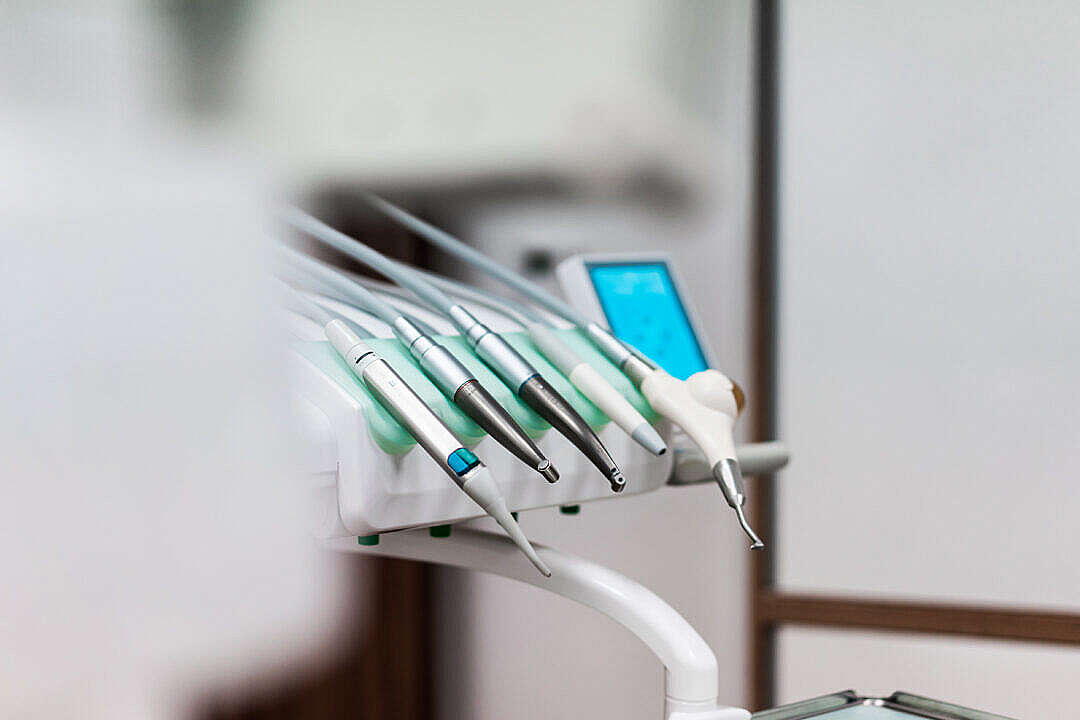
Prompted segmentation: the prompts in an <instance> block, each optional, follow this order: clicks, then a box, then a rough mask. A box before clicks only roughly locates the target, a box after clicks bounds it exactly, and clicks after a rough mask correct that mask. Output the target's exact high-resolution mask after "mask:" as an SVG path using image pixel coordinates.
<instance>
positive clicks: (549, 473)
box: [282, 248, 559, 483]
mask: <svg viewBox="0 0 1080 720" xmlns="http://www.w3.org/2000/svg"><path fill="white" fill-rule="evenodd" d="M282 253H283V255H284V257H285V258H287V259H288V260H289V262H291V263H292V264H293V265H294V266H295V267H297V268H298V269H300V270H302V271H304V272H306V273H308V274H309V275H310V276H312V277H315V278H316V279H317V280H319V281H320V282H322V283H325V284H326V285H328V286H330V287H332V288H333V289H335V290H337V291H338V292H341V293H345V294H347V295H348V297H349V298H350V299H351V300H353V301H354V302H356V303H358V304H359V305H360V306H361V307H362V308H363V309H365V310H367V311H369V312H372V313H374V314H375V315H376V316H378V317H379V318H380V319H381V320H383V322H385V323H387V324H388V325H390V327H391V329H392V330H393V332H394V336H395V337H397V339H398V341H399V342H401V344H402V345H404V346H405V347H407V348H408V349H409V353H410V354H411V355H412V356H413V358H415V359H416V362H417V363H418V364H419V365H420V368H421V369H422V370H423V371H424V374H426V375H427V376H428V377H429V378H430V379H431V381H432V382H433V383H434V384H435V386H436V387H437V388H439V391H440V392H442V393H443V395H445V396H446V397H447V399H449V400H450V401H451V402H452V403H454V404H455V405H457V406H458V407H459V408H461V409H462V410H463V411H464V412H465V414H466V415H468V416H469V417H470V418H472V419H473V420H474V421H475V422H476V424H477V425H479V426H480V427H482V428H483V429H484V430H485V431H486V432H487V433H488V435H490V436H491V437H492V438H494V439H495V442H497V443H499V444H500V445H502V446H503V447H505V448H506V449H507V450H509V451H510V452H511V453H513V455H514V456H515V457H517V458H518V459H520V460H521V461H522V462H524V463H525V464H526V465H528V466H529V467H531V468H533V469H534V470H536V471H537V472H538V473H540V475H542V476H543V478H544V479H545V480H547V481H548V482H549V483H553V482H555V481H557V480H558V479H559V472H558V470H556V469H555V466H554V465H553V464H552V463H551V461H550V460H548V459H547V458H546V457H545V456H544V454H543V453H542V452H541V451H540V448H539V447H537V446H536V443H535V442H533V440H532V438H530V437H529V436H528V434H527V433H526V432H525V430H524V429H522V428H521V426H520V425H518V424H517V422H516V421H515V420H514V418H513V417H511V415H510V413H508V412H507V411H506V410H505V409H504V408H503V407H502V406H501V405H499V403H498V402H496V401H495V398H493V397H492V396H491V393H489V392H488V391H487V389H486V388H485V387H484V386H483V385H482V384H480V381H479V380H477V379H476V377H475V376H474V375H473V374H472V372H470V371H469V369H468V368H466V367H465V366H464V365H463V364H462V363H461V361H460V360H458V359H457V358H456V357H454V355H453V354H452V353H451V352H450V351H449V350H447V349H446V348H445V347H443V346H442V345H440V344H439V343H438V342H436V341H435V340H434V339H433V338H432V337H431V336H429V335H427V334H426V333H425V332H424V331H423V330H422V329H421V328H420V327H418V326H417V324H416V323H415V322H413V321H412V320H410V319H409V318H407V317H405V315H404V314H402V313H401V312H399V311H398V310H396V309H394V308H392V307H390V305H388V304H387V303H386V302H385V301H383V300H382V299H381V298H379V297H378V296H376V295H375V294H374V293H372V292H371V291H370V290H368V289H367V288H365V287H364V286H362V285H360V284H358V283H356V282H354V281H353V280H351V279H349V278H348V277H346V276H345V275H343V274H341V273H338V272H336V271H334V270H332V269H330V268H328V267H326V266H325V265H323V264H322V263H320V262H318V261H316V260H314V259H312V258H309V257H308V256H306V255H304V254H303V253H299V252H297V251H295V250H292V249H290V248H282Z"/></svg>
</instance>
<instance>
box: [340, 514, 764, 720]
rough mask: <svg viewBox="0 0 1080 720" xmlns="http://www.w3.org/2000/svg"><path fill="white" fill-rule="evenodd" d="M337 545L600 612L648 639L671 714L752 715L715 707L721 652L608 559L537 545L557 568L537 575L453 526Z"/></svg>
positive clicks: (504, 544) (513, 553)
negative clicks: (483, 577)
mask: <svg viewBox="0 0 1080 720" xmlns="http://www.w3.org/2000/svg"><path fill="white" fill-rule="evenodd" d="M327 546H328V547H330V548H331V549H334V550H340V551H345V552H359V553H366V554H371V555H385V556H388V557H396V558H407V559H410V560H422V561H426V562H434V563H439V564H442V565H454V566H457V567H462V568H467V569H470V570H479V571H481V572H487V573H492V574H494V575H501V576H503V577H508V578H511V579H513V580H520V581H521V582H524V583H528V584H530V585H535V586H536V587H539V588H543V589H545V590H548V591H550V592H553V593H556V594H558V595H562V596H563V597H567V598H570V599H571V600H576V601H577V602H579V603H581V604H582V605H586V606H587V607H590V608H593V609H595V610H599V611H600V612H602V613H603V614H605V615H607V616H608V617H610V618H611V619H612V620H614V621H615V622H617V623H619V624H620V625H622V626H623V627H625V628H626V629H627V630H629V631H630V632H632V633H633V634H634V635H636V636H637V637H638V638H640V639H641V640H642V642H644V643H645V644H646V645H647V646H648V647H649V649H650V650H652V651H653V653H655V654H656V656H657V657H658V658H660V662H662V663H663V664H664V668H665V673H664V679H665V684H666V692H665V697H666V703H665V710H664V717H665V718H667V720H682V719H683V718H690V717H693V718H694V720H747V719H748V718H749V717H750V713H749V712H747V711H746V710H742V709H739V708H730V707H718V706H717V694H718V691H719V690H718V688H719V685H718V672H719V669H718V667H717V664H716V656H715V655H713V652H712V650H711V649H709V646H708V645H707V644H706V643H705V641H704V640H703V639H702V638H701V636H700V635H698V633H697V631H696V630H694V628H693V627H691V625H690V623H688V622H687V621H686V620H685V619H684V618H683V617H682V616H681V615H679V613H677V612H675V610H674V609H673V608H672V607H671V606H670V605H668V604H667V603H666V602H664V601H663V600H662V599H661V598H660V597H659V596H657V595H656V594H655V593H653V592H652V591H651V590H649V589H648V588H646V587H645V586H643V585H641V584H640V583H637V582H635V581H633V580H631V579H630V578H628V577H626V576H624V575H620V574H619V573H617V572H615V571H614V570H610V569H608V568H606V567H604V566H602V565H597V564H596V563H593V562H590V561H588V560H585V559H583V558H579V557H576V556H574V555H568V554H565V553H562V552H559V551H558V550H553V549H551V548H548V547H545V546H543V545H534V547H535V548H536V551H537V553H539V555H540V557H541V558H542V559H543V560H544V562H545V563H547V565H548V567H550V568H551V577H550V578H544V577H542V576H540V575H539V574H537V572H536V571H535V570H534V569H533V567H532V566H531V565H529V564H528V563H527V562H525V561H524V559H523V558H522V557H521V554H520V553H519V552H518V550H517V548H516V547H515V546H514V544H513V543H511V542H510V541H509V540H507V539H506V538H505V537H502V536H500V535H494V534H492V533H488V532H483V531H480V530H474V529H471V528H462V527H455V528H454V531H453V535H451V536H450V537H448V538H432V537H431V536H430V535H429V534H428V533H427V531H425V530H411V531H402V532H394V533H387V534H384V535H382V536H381V538H380V542H379V544H378V545H375V546H361V545H358V544H357V543H356V540H355V538H351V537H350V538H341V539H336V540H331V541H328V542H327Z"/></svg>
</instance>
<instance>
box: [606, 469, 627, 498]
mask: <svg viewBox="0 0 1080 720" xmlns="http://www.w3.org/2000/svg"><path fill="white" fill-rule="evenodd" d="M608 482H610V483H611V491H612V492H617V493H620V492H622V491H623V490H625V489H626V478H624V477H623V474H622V471H621V470H619V469H618V468H615V470H614V471H613V472H612V473H611V474H610V475H609V476H608Z"/></svg>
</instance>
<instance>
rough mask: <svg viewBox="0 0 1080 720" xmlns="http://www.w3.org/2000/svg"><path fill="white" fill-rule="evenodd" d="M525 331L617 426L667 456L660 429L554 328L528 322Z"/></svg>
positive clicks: (654, 450)
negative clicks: (657, 429) (582, 358)
mask: <svg viewBox="0 0 1080 720" xmlns="http://www.w3.org/2000/svg"><path fill="white" fill-rule="evenodd" d="M525 329H526V330H527V331H528V333H529V337H530V338H531V339H532V341H533V342H534V343H535V344H536V346H537V347H538V348H540V352H542V353H543V354H544V356H545V357H546V358H547V359H548V360H550V361H551V364H552V365H554V366H555V367H557V368H558V369H559V371H560V372H562V374H563V375H565V376H567V377H568V378H570V382H571V383H572V384H573V385H574V387H576V388H577V389H578V390H580V391H581V394H582V395H584V396H585V397H587V398H588V399H589V400H590V401H592V403H593V404H594V405H596V407H598V408H600V410H601V411H603V413H604V414H605V415H607V416H608V417H609V418H611V419H612V420H613V421H614V422H615V424H616V425H618V426H619V427H621V428H622V429H623V430H625V431H626V433H627V434H629V435H630V437H632V438H633V439H634V440H635V441H637V442H638V443H640V444H641V445H643V446H644V447H646V448H647V449H648V450H649V452H651V453H652V454H654V455H663V454H664V453H665V452H666V451H667V445H666V444H665V443H664V440H663V438H661V437H660V433H658V432H656V429H655V428H654V427H653V426H652V425H650V424H649V422H648V421H647V420H646V419H645V418H644V417H643V416H642V415H641V413H639V412H638V411H637V410H636V409H635V408H634V406H633V405H631V404H630V401H629V400H627V399H626V398H625V397H623V394H622V393H620V392H619V391H618V390H616V389H615V388H614V387H613V386H612V385H611V383H609V382H608V381H607V380H605V379H604V376H603V375H601V374H600V373H599V372H597V370H596V369H595V368H594V367H593V366H592V365H589V364H588V363H587V362H583V361H582V360H581V358H580V357H579V356H578V355H577V353H574V352H573V351H572V350H571V349H570V348H568V347H567V346H566V344H565V343H564V342H563V341H562V340H561V339H560V338H559V336H558V335H557V334H556V333H555V331H554V330H553V329H552V328H551V327H549V326H548V325H544V324H543V323H538V322H528V323H526V324H525Z"/></svg>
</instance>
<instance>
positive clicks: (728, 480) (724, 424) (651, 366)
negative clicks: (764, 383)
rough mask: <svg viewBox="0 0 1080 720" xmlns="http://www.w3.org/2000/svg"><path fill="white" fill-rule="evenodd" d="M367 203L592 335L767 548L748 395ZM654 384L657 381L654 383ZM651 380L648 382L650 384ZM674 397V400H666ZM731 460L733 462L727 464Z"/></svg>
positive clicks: (392, 210) (447, 237)
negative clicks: (657, 359) (750, 447)
mask: <svg viewBox="0 0 1080 720" xmlns="http://www.w3.org/2000/svg"><path fill="white" fill-rule="evenodd" d="M363 198H364V200H365V201H366V202H367V203H368V204H369V205H371V206H372V207H374V208H375V209H377V210H379V211H380V212H382V213H383V214H384V215H386V216H388V217H390V218H393V219H394V220H395V221H397V222H398V223H400V224H401V225H402V226H404V227H406V228H408V229H409V230H411V231H412V232H414V233H416V234H417V235H420V236H421V237H423V238H425V239H427V240H428V241H430V242H431V243H433V244H435V245H437V246H438V247H440V248H442V249H443V250H445V251H446V252H448V253H450V254H451V255H454V256H455V257H457V258H458V259H459V260H462V261H464V262H467V263H469V264H470V265H473V266H474V267H476V268H479V269H480V270H483V271H484V272H486V273H487V274H488V275H490V276H491V277H493V278H495V279H496V280H498V281H500V282H502V283H503V284H505V285H507V286H509V287H511V288H513V289H514V290H516V291H518V292H520V293H521V294H522V295H524V296H526V297H528V298H529V299H531V300H533V301H534V302H536V303H537V304H538V305H540V306H542V307H544V308H546V309H547V310H549V311H551V312H553V313H555V314H556V315H559V316H560V317H562V318H564V319H566V320H568V321H569V322H571V323H573V324H574V325H576V326H578V327H579V328H581V329H582V330H584V331H585V333H586V334H587V335H588V336H589V338H590V339H591V340H592V341H593V343H594V344H595V345H596V346H597V347H598V348H599V349H600V351H601V352H603V353H604V354H605V355H606V356H607V357H608V359H609V360H611V361H612V362H614V363H615V364H616V365H617V366H618V367H619V369H620V370H622V371H623V372H624V373H625V374H626V376H627V377H629V378H630V380H631V381H633V383H634V384H635V385H636V386H637V387H638V388H639V389H640V390H641V392H642V394H644V395H645V399H646V400H648V401H649V404H650V405H652V407H653V409H654V410H656V412H658V413H660V415H662V416H664V417H666V418H667V419H668V420H670V421H672V422H673V423H674V424H676V425H678V426H679V427H681V428H682V429H683V430H684V431H685V432H686V434H687V435H689V436H690V439H691V440H693V441H694V443H695V444H697V445H698V446H699V447H700V448H701V450H702V451H703V452H704V453H705V455H706V457H707V458H708V460H709V462H710V464H711V465H712V468H713V475H714V477H716V480H717V482H718V483H719V484H720V489H721V491H722V492H723V493H724V499H725V500H726V501H727V502H728V504H729V505H731V507H732V508H733V509H734V510H735V512H736V514H737V515H738V518H739V524H740V525H741V526H742V528H743V531H745V532H746V534H747V535H748V536H749V537H750V539H751V541H752V543H753V544H752V545H751V546H750V547H751V549H758V548H762V547H764V543H762V542H761V539H760V538H758V536H757V534H756V533H754V531H753V529H752V528H751V527H750V525H749V523H748V522H747V521H746V517H745V515H744V513H743V512H742V506H743V503H744V502H745V493H744V492H742V490H741V486H742V473H741V472H738V467H739V465H738V460H737V459H736V457H735V450H734V438H733V437H732V430H733V428H734V422H735V418H736V416H737V415H738V410H740V409H741V406H742V400H743V398H742V391H741V390H740V389H739V387H738V385H736V384H735V383H733V382H731V381H730V380H729V379H728V378H727V377H726V376H725V375H723V374H722V373H720V372H718V371H716V370H711V369H710V370H703V371H702V372H700V373H697V375H695V376H692V377H691V378H690V379H688V380H685V381H682V380H678V379H676V378H673V377H671V376H670V375H668V374H667V373H666V372H664V370H663V369H661V368H660V367H658V366H657V365H656V363H653V362H651V361H646V359H644V358H643V356H642V357H639V356H638V355H635V354H634V353H632V352H630V350H628V349H627V348H626V346H624V345H623V344H622V342H621V341H620V340H618V339H617V338H616V337H614V336H613V335H612V334H611V333H609V332H607V331H606V330H604V329H603V328H602V327H600V326H599V325H598V324H596V323H594V322H591V321H589V320H588V319H586V318H585V316H584V315H582V314H581V313H580V312H578V311H577V310H575V309H574V308H572V307H570V306H569V305H568V304H566V303H565V302H563V301H562V300H560V299H559V298H557V297H555V296H554V295H552V294H551V293H549V292H547V291H546V290H544V289H543V288H541V287H539V286H538V285H536V284H535V283H532V282H530V281H529V280H526V279H525V278H524V277H522V276H521V275H519V274H518V273H515V272H514V271H513V270H510V269H509V268H506V267H504V266H503V265H501V264H499V263H498V262H496V261H495V260H493V259H491V258H490V257H488V256H486V255H484V254H483V253H481V252H479V251H477V250H476V249H475V248H472V247H469V246H468V245H466V244H465V243H463V242H462V241H461V240H459V239H457V238H456V237H454V236H453V235H451V234H450V233H448V232H446V231H444V230H441V229H439V228H437V227H435V226H434V225H431V224H430V223H427V222H424V221H423V220H421V219H420V218H418V217H415V216H414V215H411V214H410V213H408V212H406V211H405V210H402V209H401V208H399V207H397V206H396V205H393V204H392V203H389V202H387V201H386V200H383V199H382V198H380V197H378V196H376V195H372V194H370V193H365V194H364V195H363ZM698 375H700V376H702V380H700V381H698V382H695V383H691V382H690V381H691V380H692V379H693V377H696V376H698ZM650 379H651V381H649V380H650ZM647 381H648V382H647ZM724 386H728V387H730V392H729V394H730V395H731V396H732V402H734V404H735V405H736V406H737V408H736V411H735V412H734V413H731V414H729V413H727V412H725V411H724V410H722V409H718V408H717V407H715V405H719V406H722V407H723V408H727V406H728V401H727V399H726V398H725V399H723V400H719V399H718V396H721V395H723V394H724V393H723V392H721V391H718V390H717V388H718V387H724ZM669 393H670V396H671V397H670V399H668V400H665V395H666V394H669ZM726 460H730V462H724V461H726ZM725 468H727V469H726V470H725Z"/></svg>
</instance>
